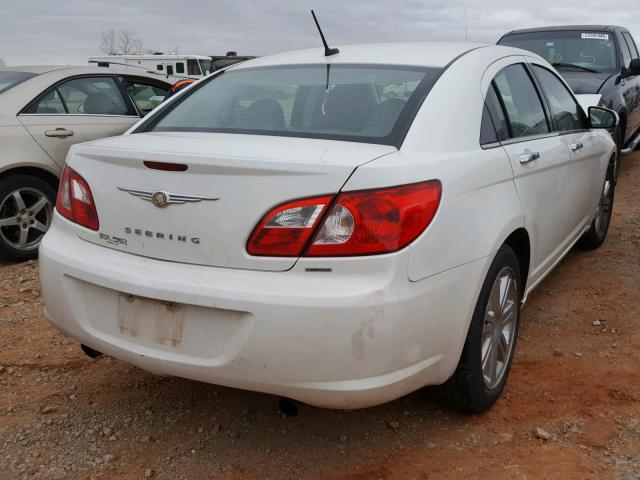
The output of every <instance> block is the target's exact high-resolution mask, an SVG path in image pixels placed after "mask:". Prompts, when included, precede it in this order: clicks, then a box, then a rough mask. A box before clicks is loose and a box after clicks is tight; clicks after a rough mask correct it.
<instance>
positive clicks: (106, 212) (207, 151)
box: [69, 132, 396, 271]
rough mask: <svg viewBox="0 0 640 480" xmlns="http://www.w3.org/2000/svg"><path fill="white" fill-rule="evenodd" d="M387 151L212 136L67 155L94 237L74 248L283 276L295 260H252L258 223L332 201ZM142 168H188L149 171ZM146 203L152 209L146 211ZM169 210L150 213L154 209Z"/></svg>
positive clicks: (89, 147)
mask: <svg viewBox="0 0 640 480" xmlns="http://www.w3.org/2000/svg"><path fill="white" fill-rule="evenodd" d="M394 151H396V149H395V147H392V146H387V145H374V144H364V143H355V142H341V141H332V140H318V139H308V138H285V137H272V136H259V135H238V134H214V133H192V132H189V133H166V132H164V133H162V134H158V133H144V134H134V135H125V136H121V137H114V138H111V139H105V140H101V141H97V142H92V143H89V144H84V145H81V146H77V147H75V148H74V150H73V152H72V154H71V155H70V157H69V166H70V167H71V168H73V169H74V170H76V171H77V172H78V173H80V175H82V176H83V177H84V178H85V180H87V182H88V183H89V185H90V187H91V190H92V193H93V197H94V200H95V203H96V208H97V211H98V216H99V219H100V228H99V231H97V232H92V231H89V230H87V229H83V228H79V229H78V234H79V236H80V237H81V238H83V239H85V240H87V241H90V242H93V243H97V244H99V245H102V246H104V247H108V248H115V249H118V250H122V251H124V252H127V253H131V254H136V255H142V256H146V257H150V258H155V259H161V260H168V261H174V262H183V263H192V264H199V265H210V266H217V267H229V268H242V269H253V270H273V271H282V270H287V269H289V268H291V267H292V266H293V265H294V264H295V262H296V260H297V258H292V257H287V258H271V257H256V256H251V255H249V254H248V253H247V251H246V242H247V239H248V238H249V236H250V234H251V232H252V230H253V228H254V227H255V225H256V224H257V223H258V222H259V221H260V219H261V218H262V216H263V215H264V214H265V213H267V211H269V210H270V209H271V208H272V207H274V206H275V205H277V204H280V203H283V202H286V201H289V200H293V199H296V198H302V197H308V196H315V195H323V194H334V193H337V192H338V191H339V190H340V188H341V187H342V186H343V185H344V183H345V182H346V180H347V179H348V178H349V176H350V175H351V173H352V172H353V171H354V169H355V168H357V167H358V165H362V164H363V163H366V162H369V161H371V160H373V159H375V158H379V157H381V156H383V155H386V154H389V153H392V152H394ZM144 162H166V163H171V164H182V165H186V166H187V170H186V171H165V170H157V169H151V168H148V167H147V166H145V164H144ZM154 194H156V198H155V200H156V202H155V204H154V201H153V200H154V198H153V196H154ZM163 198H164V201H169V202H171V201H172V200H173V201H179V202H182V201H184V203H169V204H167V205H166V206H164V207H161V208H159V207H158V206H156V204H162V203H163Z"/></svg>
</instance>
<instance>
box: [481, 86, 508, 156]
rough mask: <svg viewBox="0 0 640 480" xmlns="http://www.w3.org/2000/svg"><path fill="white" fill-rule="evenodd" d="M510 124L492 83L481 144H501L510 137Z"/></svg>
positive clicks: (488, 94) (488, 92) (486, 106)
mask: <svg viewBox="0 0 640 480" xmlns="http://www.w3.org/2000/svg"><path fill="white" fill-rule="evenodd" d="M510 136H511V135H510V133H509V124H508V122H507V118H506V117H505V115H504V110H503V108H502V105H501V104H500V100H499V99H498V95H497V93H496V89H495V85H494V84H493V83H492V84H491V85H490V86H489V90H487V95H486V97H485V100H484V109H483V110H482V124H481V127H480V144H481V145H487V144H490V143H495V142H501V141H503V140H507V139H508V138H509V137H510Z"/></svg>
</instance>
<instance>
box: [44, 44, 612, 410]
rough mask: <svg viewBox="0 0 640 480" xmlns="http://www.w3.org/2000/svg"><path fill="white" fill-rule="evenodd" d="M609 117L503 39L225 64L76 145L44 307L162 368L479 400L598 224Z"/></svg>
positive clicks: (102, 348) (344, 392) (315, 387)
mask: <svg viewBox="0 0 640 480" xmlns="http://www.w3.org/2000/svg"><path fill="white" fill-rule="evenodd" d="M329 53H333V52H329ZM616 121H617V119H616V115H615V113H613V112H610V111H608V110H605V109H600V108H591V109H590V111H589V113H588V115H586V114H585V113H584V112H583V110H582V109H581V107H580V106H579V105H578V103H577V102H576V99H575V98H574V95H573V94H572V92H571V91H570V90H569V89H568V88H567V86H566V84H565V83H564V82H563V81H562V80H561V79H560V78H559V77H558V76H557V75H556V73H555V72H554V70H553V69H552V68H551V67H550V65H549V64H547V63H546V62H545V61H544V60H542V59H541V58H539V57H537V56H535V55H534V54H531V53H529V52H525V51H522V50H517V49H513V48H507V47H498V46H482V45H469V44H398V45H393V44H388V45H364V46H362V45H361V46H346V47H341V48H340V52H339V53H336V54H332V55H330V56H325V53H324V51H323V50H322V49H312V50H305V51H300V52H293V53H286V54H281V55H275V56H271V57H263V58H260V59H256V60H252V61H249V62H246V63H242V64H239V65H235V66H233V67H231V68H229V69H227V70H225V71H223V72H221V73H218V74H216V75H213V76H211V77H209V78H208V79H206V80H203V81H201V82H200V83H199V84H197V85H196V86H194V87H193V88H191V89H189V90H188V91H186V92H185V93H184V94H181V95H178V96H177V97H175V98H173V99H172V100H171V101H169V102H166V103H165V104H164V105H163V106H161V107H160V108H159V109H157V110H155V111H154V112H153V113H151V114H150V115H148V116H147V117H146V118H145V119H144V120H142V121H141V122H139V123H138V124H137V125H136V126H134V127H133V128H132V129H131V130H130V131H129V132H127V134H125V135H123V136H120V137H114V138H110V139H104V140H98V141H94V142H91V143H85V144H82V145H77V146H74V147H72V148H71V151H70V153H69V155H68V157H67V167H66V168H65V171H64V173H63V175H62V178H61V182H60V188H59V193H58V199H57V204H56V214H55V216H54V220H53V225H52V227H51V229H50V231H49V232H48V233H47V234H46V235H45V238H44V239H43V242H42V245H41V247H40V258H41V264H40V269H41V281H42V289H43V293H44V298H45V302H46V315H47V316H48V317H49V318H50V319H51V321H52V322H53V324H54V325H55V326H56V328H58V329H59V330H60V331H61V332H63V333H64V334H66V335H68V336H70V337H73V338H75V339H77V340H78V341H79V342H81V343H82V344H83V348H84V349H85V351H86V352H88V353H90V354H98V353H99V352H104V353H108V354H110V355H113V356H114V357H117V358H120V359H122V360H125V361H127V362H130V363H132V364H135V365H138V366H140V367H142V368H144V369H146V370H149V371H151V372H156V373H159V374H163V375H176V376H180V377H186V378H191V379H195V380H201V381H205V382H210V383H215V384H220V385H226V386H231V387H238V388H244V389H249V390H257V391H261V392H268V393H273V394H277V395H282V396H285V397H290V398H294V399H297V400H300V401H303V402H306V403H309V404H312V405H317V406H324V407H335V408H359V407H366V406H371V405H376V404H380V403H383V402H386V401H389V400H392V399H394V398H397V397H400V396H402V395H404V394H406V393H408V392H411V391H414V390H416V389H419V388H421V387H423V386H426V385H438V386H439V387H438V388H437V390H438V391H439V393H440V395H439V397H440V398H442V399H443V400H444V401H445V402H447V403H448V404H449V405H450V406H452V407H455V408H459V409H463V410H467V411H482V410H486V409H487V408H489V407H490V406H491V405H492V404H493V403H494V402H495V401H496V400H497V398H498V397H499V395H500V393H501V391H502V389H503V387H504V384H505V381H506V379H507V376H508V374H509V369H510V365H511V362H512V359H513V355H514V351H515V346H516V339H517V333H518V326H519V319H520V305H521V303H522V302H523V301H524V300H525V299H526V296H527V293H528V292H530V291H531V290H532V289H533V288H534V287H535V286H536V285H537V284H538V283H539V282H540V281H541V280H542V279H543V278H544V276H545V275H547V274H548V273H549V271H550V270H551V269H552V268H553V267H554V266H555V265H556V264H557V263H558V262H559V260H560V259H561V258H562V257H563V256H564V255H565V254H566V253H567V252H568V251H569V250H570V249H571V248H572V246H573V245H574V244H575V243H576V242H579V243H580V244H582V245H583V246H584V247H586V248H596V247H598V246H599V245H600V244H601V243H602V242H603V241H604V238H605V236H606V233H607V228H608V225H609V219H610V217H611V207H612V202H613V192H614V185H613V183H612V182H611V168H610V166H611V165H612V164H613V162H614V161H615V158H614V156H615V151H616V149H615V144H614V142H613V141H612V140H611V138H610V136H609V133H608V132H607V130H606V129H607V128H612V126H615V123H616Z"/></svg>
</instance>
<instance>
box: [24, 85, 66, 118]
mask: <svg viewBox="0 0 640 480" xmlns="http://www.w3.org/2000/svg"><path fill="white" fill-rule="evenodd" d="M26 113H39V114H41V115H42V114H43V115H46V114H50V115H51V114H59V113H67V112H66V111H65V109H64V104H63V103H62V100H61V99H60V95H58V90H56V89H53V90H49V91H48V92H47V93H45V94H44V95H43V96H42V97H41V98H40V100H38V102H37V103H36V104H34V105H33V106H31V107H30V108H29V110H28V111H27V112H26Z"/></svg>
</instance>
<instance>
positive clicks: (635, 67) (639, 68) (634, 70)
mask: <svg viewBox="0 0 640 480" xmlns="http://www.w3.org/2000/svg"><path fill="white" fill-rule="evenodd" d="M627 75H628V76H634V75H640V58H634V59H633V60H631V63H630V64H629V68H628V69H627Z"/></svg>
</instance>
